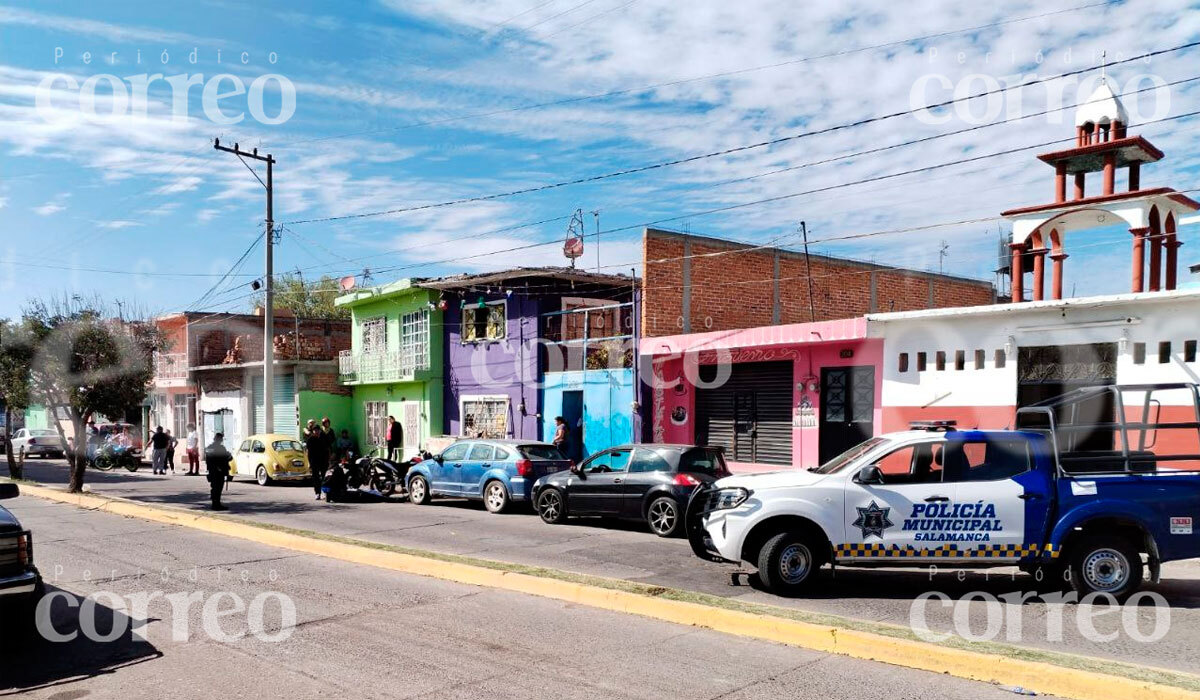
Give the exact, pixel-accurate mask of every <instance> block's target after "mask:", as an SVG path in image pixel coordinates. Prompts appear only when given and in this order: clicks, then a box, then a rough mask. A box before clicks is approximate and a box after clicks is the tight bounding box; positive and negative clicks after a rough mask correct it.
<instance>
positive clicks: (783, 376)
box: [696, 361, 793, 465]
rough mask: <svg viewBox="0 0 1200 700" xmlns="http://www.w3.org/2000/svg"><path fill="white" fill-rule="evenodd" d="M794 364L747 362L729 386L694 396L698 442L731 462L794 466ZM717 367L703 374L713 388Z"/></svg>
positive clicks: (705, 368) (734, 371)
mask: <svg viewBox="0 0 1200 700" xmlns="http://www.w3.org/2000/svg"><path fill="white" fill-rule="evenodd" d="M792 370H793V363H792V362H790V361H789V362H743V363H739V364H735V365H732V366H731V372H730V376H729V379H728V381H726V382H725V383H724V384H722V385H721V386H719V387H713V388H702V389H697V391H696V441H697V442H698V443H700V444H708V445H713V446H715V447H723V448H725V458H726V459H728V460H730V461H733V462H757V463H760V464H780V465H790V464H791V463H792ZM716 374H717V368H716V366H703V367H701V368H700V379H701V381H702V382H703V383H710V382H712V381H713V380H714V378H715V377H716Z"/></svg>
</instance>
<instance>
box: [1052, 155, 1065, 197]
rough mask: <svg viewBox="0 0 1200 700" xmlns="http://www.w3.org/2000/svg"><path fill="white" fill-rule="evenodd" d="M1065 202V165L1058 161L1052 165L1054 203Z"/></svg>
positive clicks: (1063, 162)
mask: <svg viewBox="0 0 1200 700" xmlns="http://www.w3.org/2000/svg"><path fill="white" fill-rule="evenodd" d="M1066 200H1067V163H1066V161H1062V160H1060V161H1059V162H1057V163H1055V164H1054V201H1055V202H1065V201H1066Z"/></svg>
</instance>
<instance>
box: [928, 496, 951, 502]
mask: <svg viewBox="0 0 1200 700" xmlns="http://www.w3.org/2000/svg"><path fill="white" fill-rule="evenodd" d="M949 500H950V497H949V496H930V497H929V498H926V499H925V502H926V503H946V502H948V501H949Z"/></svg>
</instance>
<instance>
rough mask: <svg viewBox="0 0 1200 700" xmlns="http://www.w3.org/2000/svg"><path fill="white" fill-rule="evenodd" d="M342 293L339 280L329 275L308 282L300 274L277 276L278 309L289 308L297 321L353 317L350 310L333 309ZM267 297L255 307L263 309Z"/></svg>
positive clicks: (260, 298)
mask: <svg viewBox="0 0 1200 700" xmlns="http://www.w3.org/2000/svg"><path fill="white" fill-rule="evenodd" d="M340 293H341V288H340V287H339V286H338V281H337V280H335V279H333V278H332V277H330V276H328V275H322V276H321V279H319V280H316V281H313V282H307V281H305V279H304V277H303V276H301V275H300V273H298V272H297V273H285V274H282V275H278V276H276V277H275V288H274V290H273V294H274V295H275V308H276V309H287V310H288V311H291V312H292V314H294V315H295V316H296V317H298V318H328V319H336V318H350V310H349V309H348V308H346V307H344V306H334V305H333V300H334V299H335V298H337V296H338V294H340ZM264 301H265V298H264V295H263V294H262V293H260V294H259V295H258V296H256V297H255V299H254V308H255V309H261V308H263V306H264Z"/></svg>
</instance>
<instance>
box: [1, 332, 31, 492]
mask: <svg viewBox="0 0 1200 700" xmlns="http://www.w3.org/2000/svg"><path fill="white" fill-rule="evenodd" d="M32 361H33V353H32V348H31V346H30V344H29V343H28V342H27V334H26V333H25V332H24V329H23V328H22V327H21V326H19V325H17V324H14V323H10V322H9V321H7V320H2V321H0V397H3V398H4V455H5V458H6V460H7V461H8V475H9V476H11V477H12V478H14V479H20V478H22V477H23V476H24V474H23V465H22V464H21V463H20V462H18V461H17V458H16V455H14V454H13V449H12V425H13V415H14V413H15V412H16V411H24V410H25V409H26V408H28V407H29V389H30V387H29V373H30V365H31V363H32Z"/></svg>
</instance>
